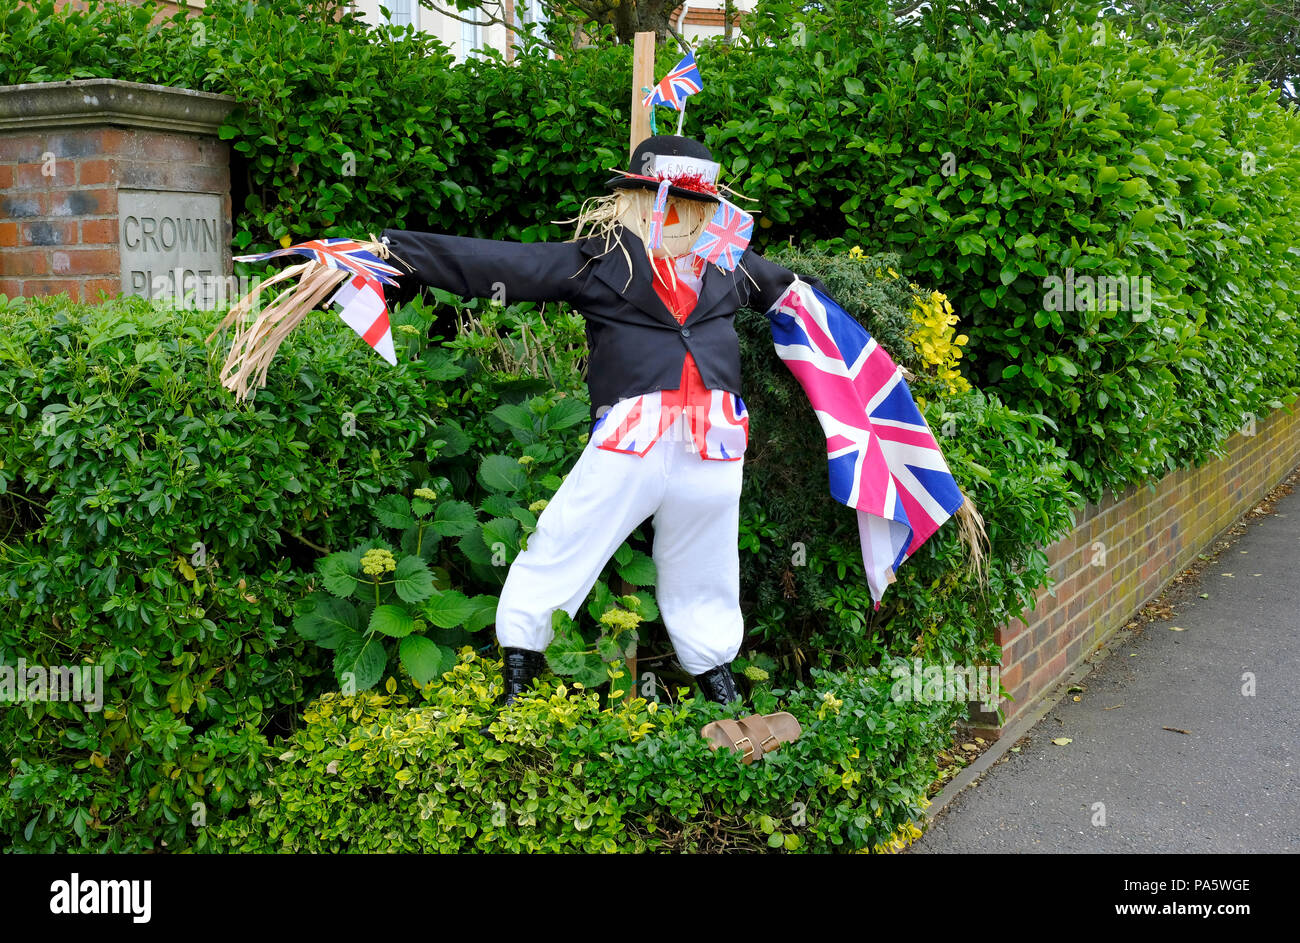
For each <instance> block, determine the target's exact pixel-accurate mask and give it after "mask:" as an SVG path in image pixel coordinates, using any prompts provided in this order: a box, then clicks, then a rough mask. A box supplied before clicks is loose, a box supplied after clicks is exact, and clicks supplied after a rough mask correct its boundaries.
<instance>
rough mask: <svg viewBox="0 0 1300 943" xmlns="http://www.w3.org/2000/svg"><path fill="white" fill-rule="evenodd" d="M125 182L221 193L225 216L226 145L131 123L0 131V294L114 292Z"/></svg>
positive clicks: (93, 295) (94, 295)
mask: <svg viewBox="0 0 1300 943" xmlns="http://www.w3.org/2000/svg"><path fill="white" fill-rule="evenodd" d="M48 155H53V159H52V160H51V159H49V156H48ZM128 187H129V188H143V189H157V190H180V191H183V192H218V193H223V194H227V196H226V197H225V203H224V206H223V213H224V218H226V219H229V218H230V197H229V195H228V194H229V192H230V165H229V151H228V149H227V147H226V145H225V144H224V143H222V142H220V141H218V140H217V139H215V138H207V137H196V136H193V135H189V134H171V133H168V132H164V131H146V130H142V129H134V128H133V129H124V128H114V127H87V128H73V129H69V130H67V131H60V132H55V133H23V132H0V294H4V295H8V296H9V297H14V296H18V295H22V296H34V295H52V294H59V293H62V292H66V293H68V294H69V295H71V296H72V297H74V298H78V299H80V300H83V301H96V300H98V298H99V292H101V291H103V292H106V293H107V294H108V295H110V296H112V295H116V294H117V293H118V291H119V288H120V285H121V280H120V269H121V266H120V260H119V257H118V221H117V194H118V190H119V188H128Z"/></svg>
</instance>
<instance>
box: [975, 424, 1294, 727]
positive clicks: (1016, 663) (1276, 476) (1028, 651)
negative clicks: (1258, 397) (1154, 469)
mask: <svg viewBox="0 0 1300 943" xmlns="http://www.w3.org/2000/svg"><path fill="white" fill-rule="evenodd" d="M1246 431H1251V430H1249V429H1248V430H1246ZM1253 432H1254V434H1253V435H1247V434H1244V433H1238V434H1237V435H1235V436H1233V437H1232V439H1230V440H1229V441H1228V442H1227V443H1226V445H1225V449H1226V452H1227V454H1226V456H1225V457H1223V458H1219V459H1216V460H1214V461H1212V462H1209V463H1208V464H1206V465H1203V466H1201V467H1200V468H1190V469H1182V470H1180V471H1176V472H1173V473H1171V474H1169V475H1167V476H1165V478H1164V479H1162V480H1161V481H1160V482H1158V483H1157V484H1156V486H1155V488H1154V490H1153V489H1152V488H1151V487H1150V486H1143V487H1140V488H1132V489H1129V490H1128V491H1127V492H1125V493H1124V494H1123V495H1121V496H1120V497H1119V498H1118V499H1114V498H1111V499H1107V500H1105V501H1103V502H1102V503H1101V504H1092V505H1089V506H1088V507H1087V508H1086V509H1084V511H1083V512H1082V513H1080V514H1079V515H1077V524H1076V527H1075V529H1074V531H1073V532H1072V533H1071V534H1069V535H1067V536H1066V537H1064V538H1063V539H1061V540H1060V541H1058V542H1057V543H1055V544H1053V545H1052V546H1051V547H1049V548H1048V559H1049V560H1051V563H1052V571H1051V572H1052V579H1053V581H1054V587H1053V589H1052V590H1051V591H1050V592H1049V591H1048V590H1043V591H1041V592H1040V594H1039V602H1038V606H1037V608H1036V609H1035V610H1033V611H1031V612H1030V613H1029V621H1028V623H1025V622H1021V621H1019V620H1017V621H1015V622H1012V623H1011V624H1009V625H1006V626H1004V627H1003V628H1002V629H1001V630H1000V631H999V633H998V642H999V644H1000V645H1001V646H1002V684H1003V685H1004V686H1005V687H1006V689H1007V691H1008V692H1010V694H1011V696H1012V697H1014V698H1015V701H1013V702H1004V704H1003V709H1004V711H1005V713H1006V720H1007V722H1008V723H1009V722H1010V721H1011V720H1013V719H1014V718H1016V717H1019V716H1021V715H1024V714H1025V713H1027V712H1028V711H1030V710H1032V708H1033V707H1034V706H1035V704H1036V702H1037V701H1038V700H1039V699H1040V698H1041V697H1042V696H1043V695H1044V694H1046V693H1047V692H1048V691H1049V690H1050V689H1051V688H1052V687H1053V686H1054V685H1055V683H1056V682H1057V681H1059V680H1061V679H1062V677H1063V676H1064V675H1066V674H1067V673H1068V672H1070V671H1072V670H1073V669H1074V668H1075V667H1076V666H1077V665H1078V664H1079V663H1080V662H1081V661H1082V659H1083V658H1084V656H1085V655H1087V654H1089V653H1090V652H1092V651H1093V650H1095V649H1096V648H1097V646H1098V645H1099V644H1101V642H1102V641H1104V640H1105V639H1106V637H1107V636H1109V635H1110V634H1111V633H1112V632H1114V631H1115V630H1116V629H1118V628H1119V627H1120V626H1122V625H1124V624H1125V622H1127V621H1128V620H1129V619H1130V618H1131V617H1132V616H1133V615H1134V613H1136V612H1137V611H1138V610H1139V609H1141V608H1142V606H1143V605H1145V604H1146V603H1147V602H1148V601H1149V600H1150V599H1151V598H1152V597H1154V596H1155V595H1157V594H1158V593H1159V591H1160V590H1161V588H1162V587H1163V586H1164V585H1165V584H1166V583H1167V582H1168V581H1169V580H1170V579H1172V578H1173V577H1174V576H1176V575H1178V574H1179V573H1180V572H1182V571H1183V570H1184V569H1186V568H1187V566H1188V565H1189V564H1190V563H1191V562H1192V561H1193V560H1195V558H1196V556H1197V554H1198V553H1200V552H1201V551H1202V550H1203V549H1204V548H1205V547H1206V546H1207V545H1208V544H1209V543H1210V542H1211V541H1212V540H1213V539H1214V538H1215V537H1216V536H1218V535H1219V534H1220V533H1222V532H1223V531H1224V530H1225V529H1227V528H1228V527H1229V526H1230V525H1231V524H1232V523H1233V522H1234V521H1235V520H1236V519H1237V518H1238V517H1240V516H1241V515H1242V514H1243V513H1245V512H1246V511H1247V510H1249V509H1250V508H1251V507H1252V506H1253V505H1254V504H1255V503H1256V502H1258V501H1259V499H1260V498H1261V497H1263V496H1264V495H1265V494H1267V493H1268V491H1269V490H1270V489H1272V488H1273V486H1275V485H1276V484H1277V483H1278V482H1279V481H1281V480H1282V479H1283V478H1285V477H1286V476H1287V475H1288V474H1289V473H1290V472H1291V471H1292V470H1293V469H1294V468H1295V467H1296V466H1297V465H1300V410H1298V411H1296V412H1293V413H1289V414H1288V413H1287V412H1286V411H1285V410H1277V411H1276V412H1274V413H1273V414H1272V415H1271V416H1269V417H1268V418H1267V419H1265V420H1263V421H1262V422H1259V423H1258V424H1257V425H1256V427H1255V428H1254V430H1253ZM973 720H974V723H975V724H977V725H990V724H995V723H996V718H995V717H993V716H991V715H988V714H976V715H974V717H973Z"/></svg>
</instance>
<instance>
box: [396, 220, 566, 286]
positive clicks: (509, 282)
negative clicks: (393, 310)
mask: <svg viewBox="0 0 1300 943" xmlns="http://www.w3.org/2000/svg"><path fill="white" fill-rule="evenodd" d="M382 238H383V239H384V240H386V241H387V242H388V247H389V249H391V250H392V257H390V259H389V262H390V263H392V264H393V265H395V266H396V267H397V268H399V269H401V270H402V271H403V272H405V273H409V274H408V275H407V276H406V277H405V278H402V279H399V281H402V282H403V283H406V285H407V287H409V283H410V282H411V281H415V282H418V283H420V284H423V285H430V286H432V287H434V288H442V289H444V290H446V291H450V292H453V293H454V294H457V295H460V296H461V297H463V298H492V297H496V298H499V299H500V300H502V301H504V302H506V303H507V304H512V303H514V302H516V301H567V302H569V303H570V304H574V305H577V304H580V303H581V302H582V299H583V296H584V293H585V288H586V284H587V281H588V271H587V270H584V265H585V263H586V262H587V257H586V256H585V255H584V254H583V252H582V250H581V248H580V247H579V245H578V244H577V243H573V242H504V241H498V240H495V239H470V238H466V237H464V236H447V235H443V234H441V233H431V232H410V231H407V230H402V229H385V230H384V231H383V235H382Z"/></svg>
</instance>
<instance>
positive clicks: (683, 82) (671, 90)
mask: <svg viewBox="0 0 1300 943" xmlns="http://www.w3.org/2000/svg"><path fill="white" fill-rule="evenodd" d="M702 88H704V79H703V78H701V77H700V70H699V69H698V68H697V67H696V65H695V53H693V52H688V53H687V54H686V57H685V58H684V59H682V61H681V62H679V63H677V65H675V66H673V70H672V71H671V72H669V73H668V74H667V75H665V76H664V77H663V80H662V81H661V82H660V83H659V84H658V85H656V86H655V87H654V88H652V89H650V92H649V94H647V95H646V97H645V98H644V99H642V101H641V104H642V105H644V106H645V107H646V108H649V107H651V106H653V105H667V106H668V107H669V108H676V109H677V110H678V111H681V110H682V109H683V108H685V107H686V96H687V95H694V94H695V93H696V92H698V91H699V90H700V89H702Z"/></svg>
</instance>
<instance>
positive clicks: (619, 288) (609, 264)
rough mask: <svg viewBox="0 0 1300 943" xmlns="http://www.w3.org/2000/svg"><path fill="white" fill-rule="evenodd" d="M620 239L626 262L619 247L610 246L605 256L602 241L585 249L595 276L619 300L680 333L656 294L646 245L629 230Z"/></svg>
mask: <svg viewBox="0 0 1300 943" xmlns="http://www.w3.org/2000/svg"><path fill="white" fill-rule="evenodd" d="M621 236H622V239H623V248H624V249H626V250H627V258H624V256H623V252H622V250H620V249H619V247H618V246H617V245H613V246H611V248H610V250H609V251H608V252H605V251H604V249H605V246H604V240H602V239H600V238H594V239H591V240H589V241H588V242H586V243H585V244H584V245H583V251H584V252H586V253H587V254H588V255H591V256H592V262H591V264H592V266H593V269H592V274H593V275H595V276H596V278H598V279H600V280H601V281H602V282H603V283H604V284H605V285H606V286H607V287H608V288H610V289H611V290H613V291H614V293H615V294H617V295H618V296H619V297H620V298H624V299H626V300H627V301H628V302H629V303H630V304H632V305H634V306H635V307H636V308H638V309H639V310H641V311H643V312H645V313H646V314H648V315H649V316H650V317H652V318H654V319H655V320H656V321H662V322H663V323H665V324H668V325H671V326H672V327H673V329H674V330H677V329H680V328H681V325H680V324H679V323H678V322H677V319H676V318H675V317H673V314H672V312H671V311H669V310H668V308H667V307H665V306H664V303H663V302H662V301H660V300H659V295H658V293H656V292H655V289H654V273H653V271H652V270H651V268H650V260H649V259H648V258H647V257H646V251H645V246H644V244H643V243H642V242H641V240H640V239H638V238H637V237H636V236H635V235H633V234H632V233H631V232H629V231H628V230H627V229H623V230H622V233H621ZM628 259H631V261H632V273H631V275H632V277H631V279H630V280H629V278H628V269H627V263H628Z"/></svg>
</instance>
